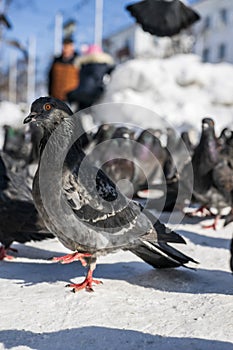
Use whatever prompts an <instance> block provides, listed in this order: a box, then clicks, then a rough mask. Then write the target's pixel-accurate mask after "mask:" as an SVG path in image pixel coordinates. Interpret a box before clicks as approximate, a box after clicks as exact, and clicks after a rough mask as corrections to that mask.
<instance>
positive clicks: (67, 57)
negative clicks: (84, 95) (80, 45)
mask: <svg viewBox="0 0 233 350" xmlns="http://www.w3.org/2000/svg"><path fill="white" fill-rule="evenodd" d="M78 56H79V55H78V53H77V52H76V51H75V46H74V41H73V39H72V38H65V39H64V40H63V47H62V54H61V55H60V56H57V57H55V58H54V60H53V62H52V64H51V67H50V70H49V74H48V93H49V95H50V96H53V97H56V98H58V99H60V100H62V101H67V97H66V96H67V93H68V92H69V91H71V90H73V89H74V88H77V86H78V84H79V68H78V67H77V65H74V61H75V59H77V57H78Z"/></svg>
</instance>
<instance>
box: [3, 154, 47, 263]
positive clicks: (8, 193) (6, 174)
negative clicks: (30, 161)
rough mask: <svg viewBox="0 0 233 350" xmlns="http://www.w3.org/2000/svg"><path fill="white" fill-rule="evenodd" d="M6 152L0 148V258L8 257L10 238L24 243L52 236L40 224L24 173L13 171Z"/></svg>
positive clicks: (23, 171) (22, 171) (10, 160)
mask: <svg viewBox="0 0 233 350" xmlns="http://www.w3.org/2000/svg"><path fill="white" fill-rule="evenodd" d="M12 162H14V160H12V159H11V158H10V156H8V155H7V154H5V153H4V152H3V151H1V152H0V222H1V225H0V242H1V243H2V246H1V247H0V260H2V259H4V258H7V257H8V258H10V256H9V255H7V250H9V249H11V248H10V245H11V244H12V243H13V242H19V243H26V242H29V241H41V240H43V239H45V238H54V235H53V234H52V233H50V232H49V231H48V230H47V228H46V227H45V226H44V224H43V221H42V219H41V218H40V216H39V214H38V212H37V210H36V208H35V206H34V203H33V200H32V193H31V189H30V188H29V187H28V185H27V181H26V177H27V173H26V171H25V169H21V173H20V172H17V173H14V172H13V171H11V170H10V168H12V165H11V164H12Z"/></svg>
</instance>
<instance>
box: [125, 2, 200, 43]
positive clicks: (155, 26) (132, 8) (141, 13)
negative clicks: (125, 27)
mask: <svg viewBox="0 0 233 350" xmlns="http://www.w3.org/2000/svg"><path fill="white" fill-rule="evenodd" d="M126 9H127V10H128V11H129V12H130V13H131V15H132V16H133V17H135V19H136V22H137V23H139V24H140V25H141V26H142V28H143V30H144V31H145V32H149V33H150V34H153V35H157V36H160V37H163V36H173V35H175V34H178V33H179V32H180V31H181V30H182V29H185V28H188V27H189V26H191V25H192V24H193V23H195V22H196V21H198V20H199V19H200V15H199V14H198V13H197V12H196V11H194V10H193V9H192V8H191V7H189V6H186V5H185V4H184V3H183V2H182V1H180V0H144V1H140V2H137V3H135V4H132V5H128V6H126Z"/></svg>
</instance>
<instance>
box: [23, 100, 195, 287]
mask: <svg viewBox="0 0 233 350" xmlns="http://www.w3.org/2000/svg"><path fill="white" fill-rule="evenodd" d="M29 122H33V123H36V124H37V125H39V126H41V127H43V129H44V136H43V139H42V142H41V154H40V161H39V166H38V169H37V172H36V175H35V178H34V182H33V198H34V202H35V205H36V207H37V209H38V211H39V213H40V214H41V216H42V218H43V220H44V222H45V224H46V226H47V228H48V229H49V230H50V231H51V232H54V233H55V234H56V235H57V237H58V239H59V240H60V241H61V243H62V244H63V245H64V246H65V247H67V248H68V249H70V250H72V251H74V253H72V254H68V255H67V256H65V257H62V258H57V259H56V260H58V261H61V262H63V263H68V262H72V261H74V260H80V261H81V263H82V264H83V265H88V267H89V268H88V273H87V276H86V279H85V280H84V282H82V283H80V284H69V285H68V286H69V287H72V288H73V291H74V292H75V291H78V290H80V289H86V290H87V291H93V289H92V284H93V283H100V281H97V280H94V279H93V277H92V274H93V271H94V269H95V266H96V259H97V257H98V256H100V255H104V254H108V253H112V252H116V251H117V250H119V249H123V250H130V251H132V252H133V253H135V254H136V255H138V256H139V257H141V258H142V259H143V260H144V261H146V262H147V263H148V264H150V265H152V266H153V267H155V268H157V267H158V268H168V267H178V266H184V265H185V264H186V263H188V262H189V261H191V262H194V263H196V261H195V260H194V259H192V258H191V257H189V256H187V255H184V254H183V253H181V252H180V251H178V250H176V249H175V248H173V247H171V246H169V245H168V242H170V243H185V241H184V239H183V238H182V237H181V236H180V235H178V234H177V233H175V232H173V231H170V230H169V229H167V228H166V227H165V225H163V224H162V223H160V222H159V221H158V220H157V219H156V218H155V217H154V216H153V215H152V214H151V213H149V212H148V211H146V210H144V208H143V207H142V206H140V205H139V204H138V203H137V202H134V201H132V200H130V199H128V198H127V197H125V196H124V195H123V194H122V193H121V192H120V191H119V190H118V188H117V187H116V185H115V184H114V183H113V182H112V181H111V180H110V179H109V177H107V175H105V173H104V172H103V171H102V170H100V169H97V168H95V167H94V166H93V165H92V164H90V163H89V162H88V161H86V157H85V154H84V152H83V150H82V148H81V144H80V142H79V141H78V140H77V136H76V135H75V133H77V132H78V130H77V129H75V126H76V125H77V123H76V117H75V115H73V113H72V111H71V110H70V109H69V107H68V106H67V105H66V104H65V103H64V102H62V101H60V100H58V99H55V98H52V97H40V98H39V99H37V100H36V101H34V102H33V103H32V106H31V112H30V114H29V115H28V116H27V117H26V118H25V120H24V123H29Z"/></svg>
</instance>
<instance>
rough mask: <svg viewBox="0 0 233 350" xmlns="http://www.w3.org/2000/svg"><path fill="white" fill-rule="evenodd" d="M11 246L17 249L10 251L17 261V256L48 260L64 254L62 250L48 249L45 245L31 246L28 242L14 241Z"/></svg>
mask: <svg viewBox="0 0 233 350" xmlns="http://www.w3.org/2000/svg"><path fill="white" fill-rule="evenodd" d="M11 247H12V248H13V249H17V252H9V253H10V255H12V256H13V257H14V258H15V260H16V261H17V258H27V259H34V260H41V259H42V260H48V259H51V258H53V257H56V256H61V255H62V253H61V251H54V250H47V249H45V248H44V247H43V248H39V247H35V246H30V245H27V244H20V243H14V244H13V245H12V246H11ZM63 255H64V254H63Z"/></svg>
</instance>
